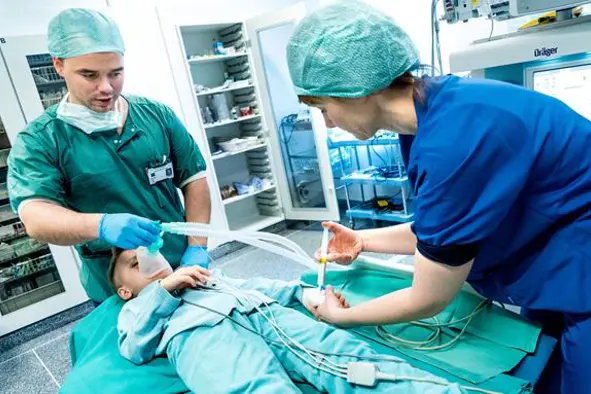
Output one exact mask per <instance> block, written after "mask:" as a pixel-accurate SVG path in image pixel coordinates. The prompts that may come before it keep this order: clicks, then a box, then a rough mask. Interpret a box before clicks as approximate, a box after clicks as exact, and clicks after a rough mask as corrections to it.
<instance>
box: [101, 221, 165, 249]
mask: <svg viewBox="0 0 591 394" xmlns="http://www.w3.org/2000/svg"><path fill="white" fill-rule="evenodd" d="M99 238H100V239H101V240H102V241H106V242H108V243H110V244H111V245H114V246H117V247H119V248H122V249H136V248H137V247H138V246H146V247H148V246H150V245H151V244H153V243H154V242H157V241H158V239H159V238H160V224H159V223H157V222H154V221H152V220H149V219H146V218H143V217H141V216H136V215H131V214H129V213H113V214H105V215H103V217H102V218H101V222H100V224H99Z"/></svg>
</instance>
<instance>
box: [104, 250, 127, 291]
mask: <svg viewBox="0 0 591 394" xmlns="http://www.w3.org/2000/svg"><path fill="white" fill-rule="evenodd" d="M123 251H124V249H121V248H118V247H116V246H115V247H113V250H112V252H111V253H112V256H111V262H110V263H109V270H108V271H107V279H108V280H109V283H110V284H111V286H113V288H114V289H117V284H116V283H115V267H116V266H117V260H119V257H120V256H121V253H123Z"/></svg>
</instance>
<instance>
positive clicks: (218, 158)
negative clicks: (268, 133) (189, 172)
mask: <svg viewBox="0 0 591 394" xmlns="http://www.w3.org/2000/svg"><path fill="white" fill-rule="evenodd" d="M266 146H267V145H266V144H264V143H263V144H257V145H253V146H249V147H247V148H244V149H240V150H237V151H234V152H224V153H220V154H218V155H212V156H211V159H212V160H220V159H223V158H225V157H230V156H234V155H239V154H241V153H245V152H248V151H251V150H255V149H261V148H264V147H266Z"/></svg>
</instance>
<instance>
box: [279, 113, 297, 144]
mask: <svg viewBox="0 0 591 394" xmlns="http://www.w3.org/2000/svg"><path fill="white" fill-rule="evenodd" d="M297 117H298V116H297V115H296V114H291V115H287V116H284V117H283V118H282V119H281V123H280V124H279V129H280V130H281V137H282V140H283V143H284V144H289V141H291V137H293V132H294V130H293V124H294V123H295V122H296V120H297ZM287 125H291V126H292V127H291V133H289V137H288V138H287V139H284V138H283V137H284V136H285V127H286V126H287Z"/></svg>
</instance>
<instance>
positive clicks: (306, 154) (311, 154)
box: [290, 148, 318, 160]
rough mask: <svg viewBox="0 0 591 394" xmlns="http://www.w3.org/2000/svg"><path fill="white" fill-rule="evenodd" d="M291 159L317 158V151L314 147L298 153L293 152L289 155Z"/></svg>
mask: <svg viewBox="0 0 591 394" xmlns="http://www.w3.org/2000/svg"><path fill="white" fill-rule="evenodd" d="M290 158H292V159H307V160H318V153H317V152H316V148H313V149H306V150H303V151H301V152H299V153H294V154H291V155H290Z"/></svg>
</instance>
